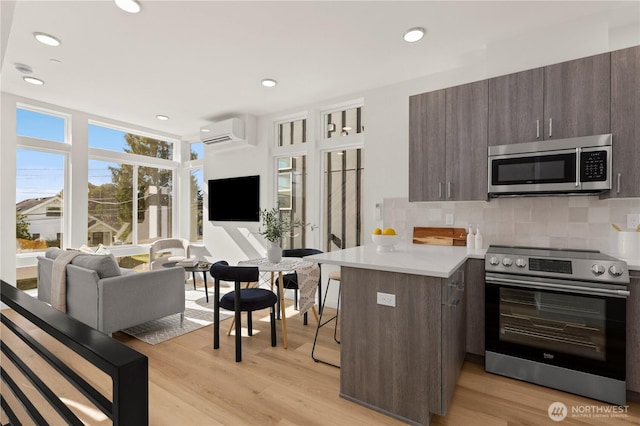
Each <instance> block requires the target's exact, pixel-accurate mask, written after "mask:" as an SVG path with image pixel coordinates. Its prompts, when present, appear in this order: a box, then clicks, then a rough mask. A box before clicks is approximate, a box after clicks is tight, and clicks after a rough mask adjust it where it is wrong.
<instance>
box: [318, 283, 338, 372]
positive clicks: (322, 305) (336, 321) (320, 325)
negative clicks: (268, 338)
mask: <svg viewBox="0 0 640 426" xmlns="http://www.w3.org/2000/svg"><path fill="white" fill-rule="evenodd" d="M331 281H336V282H337V283H338V285H340V287H339V288H338V303H337V305H336V314H335V315H334V316H332V317H331V318H329V319H328V320H326V321H324V322H323V321H322V315H323V314H324V305H325V303H326V301H327V295H328V294H329V286H330V285H331ZM341 292H342V285H341V281H340V271H332V272H330V273H329V279H328V280H327V291H326V292H325V293H324V300H323V301H322V304H321V305H320V318H319V319H318V327H317V328H316V337H315V338H314V339H313V348H312V349H311V358H312V359H313V360H314V361H315V362H321V363H323V364H327V365H331V366H332V367H336V368H340V366H339V365H336V364H332V363H330V362H328V361H324V360H322V359H319V358H316V356H315V350H316V342H317V341H318V332H319V331H320V328H322V327H324V326H325V325H327V324H328V323H330V322H331V321H333V320H335V324H334V327H333V340H335V342H336V343H337V344H340V340H338V336H337V331H338V319H339V316H340V294H341Z"/></svg>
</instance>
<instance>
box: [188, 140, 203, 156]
mask: <svg viewBox="0 0 640 426" xmlns="http://www.w3.org/2000/svg"><path fill="white" fill-rule="evenodd" d="M202 158H204V144H203V143H202V142H192V143H191V158H190V159H191V160H198V159H202Z"/></svg>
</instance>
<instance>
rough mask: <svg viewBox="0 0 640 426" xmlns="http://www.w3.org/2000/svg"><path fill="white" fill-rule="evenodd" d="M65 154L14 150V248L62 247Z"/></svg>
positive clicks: (19, 251) (24, 250) (35, 249)
mask: <svg viewBox="0 0 640 426" xmlns="http://www.w3.org/2000/svg"><path fill="white" fill-rule="evenodd" d="M64 163H65V156H64V154H57V153H51V152H42V151H35V150H30V149H18V150H17V151H16V240H17V242H16V250H17V252H18V253H24V252H33V251H43V250H44V249H46V248H47V247H61V241H60V240H61V238H60V236H61V235H62V234H63V228H62V226H63V222H62V214H63V189H64Z"/></svg>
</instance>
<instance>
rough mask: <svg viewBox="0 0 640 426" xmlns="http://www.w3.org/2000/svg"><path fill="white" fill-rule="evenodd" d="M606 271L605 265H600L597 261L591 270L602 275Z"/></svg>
mask: <svg viewBox="0 0 640 426" xmlns="http://www.w3.org/2000/svg"><path fill="white" fill-rule="evenodd" d="M604 271H605V269H604V266H602V265H598V264H597V263H596V264H595V265H593V266H592V267H591V272H593V274H594V275H602V274H604Z"/></svg>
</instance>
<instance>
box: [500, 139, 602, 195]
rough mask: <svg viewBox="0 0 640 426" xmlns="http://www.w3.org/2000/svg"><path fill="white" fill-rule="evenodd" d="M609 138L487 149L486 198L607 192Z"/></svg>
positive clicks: (560, 140) (524, 144)
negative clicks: (487, 193) (487, 194)
mask: <svg viewBox="0 0 640 426" xmlns="http://www.w3.org/2000/svg"><path fill="white" fill-rule="evenodd" d="M611 147H612V137H611V134H606V135H595V136H584V137H579V138H570V139H557V140H546V141H537V142H526V143H519V144H512V145H497V146H490V147H489V168H488V171H489V173H488V185H489V189H488V192H489V197H501V196H530V195H554V194H593V193H598V192H602V191H606V190H608V189H611Z"/></svg>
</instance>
